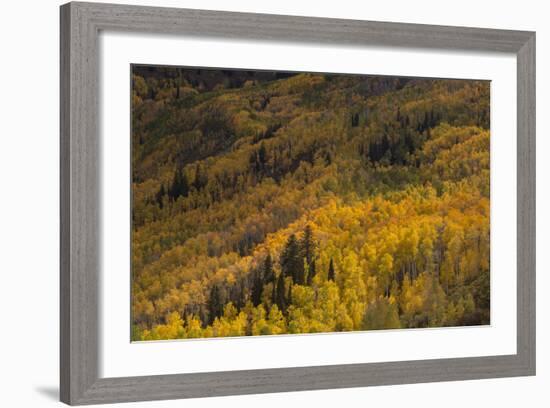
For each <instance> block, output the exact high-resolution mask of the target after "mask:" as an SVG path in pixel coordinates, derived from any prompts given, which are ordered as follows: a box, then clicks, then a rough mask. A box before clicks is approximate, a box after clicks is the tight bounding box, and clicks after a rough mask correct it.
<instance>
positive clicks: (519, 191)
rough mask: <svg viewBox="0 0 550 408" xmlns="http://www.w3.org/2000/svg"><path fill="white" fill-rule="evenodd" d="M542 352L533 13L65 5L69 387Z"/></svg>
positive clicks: (114, 387)
mask: <svg viewBox="0 0 550 408" xmlns="http://www.w3.org/2000/svg"><path fill="white" fill-rule="evenodd" d="M534 374H535V34H534V33H533V32H523V31H508V30H492V29H482V28H461V27H444V26H430V25H413V24H402V23H383V22H369V21H357V20H336V19H322V18H310V17H291V16H280V15H263V14H246V13H232V12H218V11H203V10H189V9H170V8H156V7H141V6H126V5H111V4H94V3H69V4H66V5H64V6H62V7H61V400H62V401H63V402H65V403H67V404H71V405H80V404H96V403H113V402H126V401H141V400H154V399H175V398H192V397H207V396H223V395H235V394H252V393H268V392H281V391H299V390H315V389H326V388H347V387H364V386H374V385H388V384H403V383H418V382H433V381H450V380H466V379H480V378H494V377H510V376H525V375H534Z"/></svg>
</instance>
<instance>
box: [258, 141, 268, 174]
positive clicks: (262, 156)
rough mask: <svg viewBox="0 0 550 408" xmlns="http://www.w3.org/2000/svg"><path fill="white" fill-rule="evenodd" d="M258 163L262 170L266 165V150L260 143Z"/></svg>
mask: <svg viewBox="0 0 550 408" xmlns="http://www.w3.org/2000/svg"><path fill="white" fill-rule="evenodd" d="M258 161H259V162H260V167H261V169H262V170H263V169H264V168H265V165H266V163H267V150H266V148H265V145H264V143H263V142H262V143H260V148H259V149H258Z"/></svg>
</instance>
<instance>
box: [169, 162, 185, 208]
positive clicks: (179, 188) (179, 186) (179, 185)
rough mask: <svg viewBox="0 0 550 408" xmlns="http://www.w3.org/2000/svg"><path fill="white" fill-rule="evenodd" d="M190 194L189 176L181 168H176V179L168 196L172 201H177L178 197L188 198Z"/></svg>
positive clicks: (173, 180)
mask: <svg viewBox="0 0 550 408" xmlns="http://www.w3.org/2000/svg"><path fill="white" fill-rule="evenodd" d="M188 194H189V183H188V181H187V176H186V175H185V172H184V171H183V168H182V167H181V166H178V167H177V168H176V171H175V173H174V178H173V179H172V186H171V187H170V190H169V191H168V195H169V196H170V198H171V199H172V200H177V199H178V197H180V196H183V197H187V195H188Z"/></svg>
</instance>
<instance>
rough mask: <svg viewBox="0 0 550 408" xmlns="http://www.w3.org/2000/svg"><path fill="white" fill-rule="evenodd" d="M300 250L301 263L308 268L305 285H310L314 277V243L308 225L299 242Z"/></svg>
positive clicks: (311, 231)
mask: <svg viewBox="0 0 550 408" xmlns="http://www.w3.org/2000/svg"><path fill="white" fill-rule="evenodd" d="M300 250H301V256H302V258H303V261H304V262H305V264H306V265H307V267H308V274H307V284H308V285H311V283H312V282H313V277H314V276H315V241H314V240H313V230H312V229H311V226H310V225H307V226H306V228H305V230H304V236H303V237H302V240H301V241H300Z"/></svg>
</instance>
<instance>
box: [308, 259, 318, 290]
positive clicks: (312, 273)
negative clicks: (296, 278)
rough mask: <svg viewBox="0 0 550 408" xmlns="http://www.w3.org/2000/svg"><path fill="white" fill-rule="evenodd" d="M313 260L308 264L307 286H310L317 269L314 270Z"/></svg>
mask: <svg viewBox="0 0 550 408" xmlns="http://www.w3.org/2000/svg"><path fill="white" fill-rule="evenodd" d="M315 269H316V268H315V260H312V261H311V263H310V264H309V271H308V273H307V284H308V286H311V285H312V283H313V278H314V277H315V275H316V274H317V271H316V270H315Z"/></svg>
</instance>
